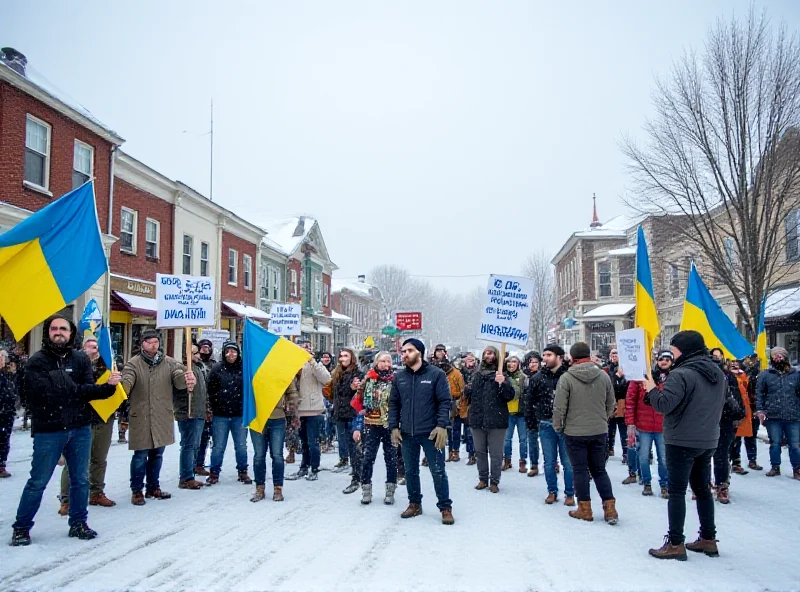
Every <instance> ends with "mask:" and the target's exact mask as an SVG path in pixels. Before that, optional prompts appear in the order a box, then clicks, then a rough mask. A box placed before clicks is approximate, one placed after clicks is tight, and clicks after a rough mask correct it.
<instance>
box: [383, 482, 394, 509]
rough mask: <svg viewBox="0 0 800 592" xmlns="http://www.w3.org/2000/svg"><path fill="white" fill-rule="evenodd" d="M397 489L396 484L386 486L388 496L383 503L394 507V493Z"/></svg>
mask: <svg viewBox="0 0 800 592" xmlns="http://www.w3.org/2000/svg"><path fill="white" fill-rule="evenodd" d="M396 489H397V485H396V484H395V483H387V484H386V495H385V496H384V498H383V503H384V504H386V505H387V506H392V505H394V492H395V490H396Z"/></svg>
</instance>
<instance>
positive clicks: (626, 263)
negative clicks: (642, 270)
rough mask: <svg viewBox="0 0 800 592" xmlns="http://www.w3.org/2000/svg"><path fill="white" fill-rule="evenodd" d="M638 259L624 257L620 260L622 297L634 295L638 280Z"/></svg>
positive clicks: (620, 293) (620, 289) (620, 290)
mask: <svg viewBox="0 0 800 592" xmlns="http://www.w3.org/2000/svg"><path fill="white" fill-rule="evenodd" d="M635 276H636V260H635V259H634V258H633V257H623V258H621V259H620V260H619V295H620V297H627V296H633V295H634V293H635V281H636V278H635Z"/></svg>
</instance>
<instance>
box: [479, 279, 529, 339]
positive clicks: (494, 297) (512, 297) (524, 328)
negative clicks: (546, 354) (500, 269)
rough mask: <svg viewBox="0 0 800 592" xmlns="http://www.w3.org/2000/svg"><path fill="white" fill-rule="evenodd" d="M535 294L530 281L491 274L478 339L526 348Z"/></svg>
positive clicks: (484, 299)
mask: <svg viewBox="0 0 800 592" xmlns="http://www.w3.org/2000/svg"><path fill="white" fill-rule="evenodd" d="M531 294H533V280H531V279H530V278H524V277H517V276H513V275H495V274H492V275H490V276H489V285H488V286H487V288H486V293H485V296H484V298H483V309H482V311H481V323H480V325H479V326H478V335H477V338H478V339H482V340H484V341H496V342H498V343H509V344H514V345H518V346H521V347H525V346H526V345H527V343H528V330H529V328H530V325H531Z"/></svg>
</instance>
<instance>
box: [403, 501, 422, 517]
mask: <svg viewBox="0 0 800 592" xmlns="http://www.w3.org/2000/svg"><path fill="white" fill-rule="evenodd" d="M421 514H422V506H421V505H420V504H408V507H407V508H406V509H405V511H404V512H403V513H402V514H400V518H413V517H414V516H419V515H421Z"/></svg>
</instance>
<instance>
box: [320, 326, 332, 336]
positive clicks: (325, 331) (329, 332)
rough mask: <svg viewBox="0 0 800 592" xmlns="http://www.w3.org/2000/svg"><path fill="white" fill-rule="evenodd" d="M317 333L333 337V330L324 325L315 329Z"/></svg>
mask: <svg viewBox="0 0 800 592" xmlns="http://www.w3.org/2000/svg"><path fill="white" fill-rule="evenodd" d="M317 333H321V334H323V335H333V329H331V328H330V327H327V326H325V325H320V326H319V327H317Z"/></svg>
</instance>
